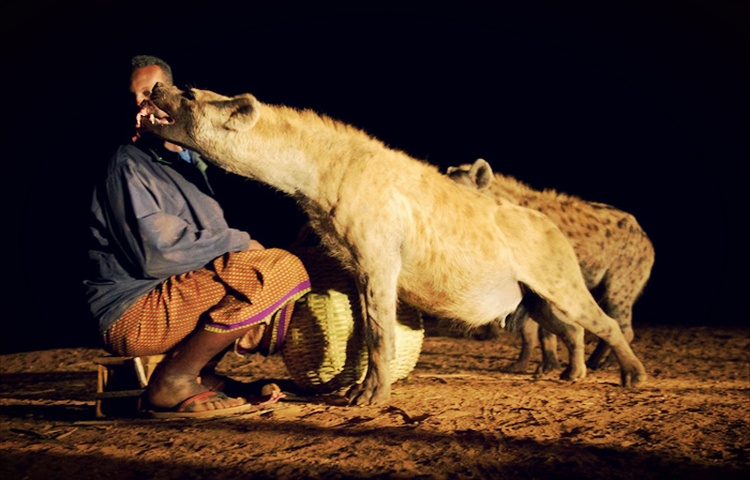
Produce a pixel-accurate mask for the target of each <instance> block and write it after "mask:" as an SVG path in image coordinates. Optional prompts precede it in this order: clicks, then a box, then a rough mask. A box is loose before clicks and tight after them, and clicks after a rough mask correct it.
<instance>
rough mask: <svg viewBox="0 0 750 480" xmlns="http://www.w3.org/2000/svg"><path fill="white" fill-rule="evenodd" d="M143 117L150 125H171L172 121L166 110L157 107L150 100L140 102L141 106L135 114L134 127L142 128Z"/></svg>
mask: <svg viewBox="0 0 750 480" xmlns="http://www.w3.org/2000/svg"><path fill="white" fill-rule="evenodd" d="M144 119H145V120H147V121H149V122H150V123H151V124H152V125H154V124H156V125H171V124H173V123H174V120H173V119H172V117H170V116H169V114H168V113H167V112H165V111H163V110H161V109H159V107H157V106H156V105H155V104H154V102H152V101H150V100H144V101H143V103H141V108H140V109H139V110H138V113H137V114H136V115H135V127H136V128H142V122H143V121H144Z"/></svg>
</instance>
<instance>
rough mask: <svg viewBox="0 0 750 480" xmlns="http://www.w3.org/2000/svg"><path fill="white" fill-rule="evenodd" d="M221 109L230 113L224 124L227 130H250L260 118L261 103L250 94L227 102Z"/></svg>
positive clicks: (238, 96)
mask: <svg viewBox="0 0 750 480" xmlns="http://www.w3.org/2000/svg"><path fill="white" fill-rule="evenodd" d="M220 108H222V109H224V110H228V111H229V116H228V118H227V121H226V122H224V128H226V129H227V130H235V131H237V132H242V131H245V130H250V129H251V128H253V127H254V126H255V123H256V122H257V121H258V118H260V102H259V101H258V100H257V99H256V98H255V97H254V96H252V95H250V94H249V93H246V94H243V95H237V96H236V97H234V98H232V99H231V100H227V101H226V102H224V104H223V105H221V106H220Z"/></svg>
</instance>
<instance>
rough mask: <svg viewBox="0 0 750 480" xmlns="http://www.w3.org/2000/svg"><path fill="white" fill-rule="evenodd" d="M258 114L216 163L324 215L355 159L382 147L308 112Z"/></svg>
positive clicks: (266, 108)
mask: <svg viewBox="0 0 750 480" xmlns="http://www.w3.org/2000/svg"><path fill="white" fill-rule="evenodd" d="M262 112H263V113H262V115H261V117H260V119H259V120H258V123H257V124H255V126H253V128H251V129H249V130H248V131H247V132H245V133H244V134H242V135H240V136H238V137H237V139H236V140H234V141H231V142H225V144H224V145H223V146H217V151H216V158H220V159H221V160H218V161H217V162H216V163H217V164H219V165H220V166H221V167H223V168H225V169H227V170H229V171H232V172H234V173H237V174H239V175H243V176H247V177H250V178H253V179H255V180H258V181H260V182H262V183H266V184H268V185H270V186H272V187H274V188H276V189H278V190H280V191H282V192H284V193H286V194H287V195H290V196H292V197H294V198H296V199H298V200H301V199H305V203H307V204H310V203H311V204H315V205H317V206H318V208H322V209H324V210H328V209H329V208H331V206H332V205H334V204H335V203H336V201H337V196H338V191H339V185H341V183H342V182H343V178H344V176H346V172H347V171H348V170H349V169H351V168H356V162H357V161H358V159H360V158H364V157H367V156H370V155H374V154H377V153H378V152H379V151H380V150H382V149H383V148H384V146H383V144H382V143H381V142H380V141H378V140H376V139H374V138H372V137H370V136H369V135H367V134H366V133H365V132H363V131H361V130H358V129H356V128H355V127H352V126H350V125H347V124H344V123H342V122H338V121H336V120H333V119H331V118H328V117H326V116H323V115H319V114H316V113H314V112H312V111H310V110H296V109H292V108H288V107H283V106H274V105H266V104H263V110H262ZM353 152H356V153H353Z"/></svg>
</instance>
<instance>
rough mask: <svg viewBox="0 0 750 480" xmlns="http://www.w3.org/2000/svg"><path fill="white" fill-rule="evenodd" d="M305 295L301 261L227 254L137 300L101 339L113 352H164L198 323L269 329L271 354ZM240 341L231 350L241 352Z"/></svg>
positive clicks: (270, 254)
mask: <svg viewBox="0 0 750 480" xmlns="http://www.w3.org/2000/svg"><path fill="white" fill-rule="evenodd" d="M308 291H310V278H309V275H308V274H307V270H305V267H304V265H302V262H301V261H300V260H299V258H297V257H296V256H294V255H293V254H291V253H289V252H287V251H286V250H281V249H278V248H271V249H266V250H246V251H242V252H229V253H226V254H224V255H222V256H221V257H218V258H217V259H216V260H214V261H213V262H212V264H210V265H208V266H207V267H206V268H202V269H199V270H195V271H192V272H188V273H184V274H181V275H175V276H172V277H170V278H168V279H167V280H165V281H164V282H163V283H162V284H161V285H160V286H159V287H158V288H155V289H154V290H152V291H151V292H149V293H147V294H145V295H143V296H142V297H141V298H139V299H138V300H137V301H136V302H135V303H134V304H133V305H132V306H131V307H130V308H129V309H128V310H127V311H126V312H125V314H124V315H123V316H122V317H120V318H119V319H118V320H117V321H116V322H115V323H114V324H113V325H112V327H110V329H109V330H108V331H107V332H106V334H105V335H104V343H105V346H106V347H107V348H108V350H110V351H111V352H112V353H115V354H117V355H127V356H142V355H156V354H160V353H166V352H168V351H169V350H171V349H172V348H174V346H175V345H177V344H178V343H179V342H181V341H182V340H184V339H185V338H186V337H187V336H188V335H189V334H190V333H192V332H193V331H194V330H195V329H196V328H198V326H199V325H202V326H203V328H205V329H207V330H209V331H212V332H218V333H222V332H235V331H237V330H239V329H248V328H249V327H251V326H253V325H258V324H260V323H264V324H266V325H267V327H266V328H269V327H270V328H273V334H272V342H271V345H270V347H269V351H268V352H263V353H265V354H270V353H273V352H275V351H278V349H279V348H280V347H281V345H283V341H284V335H285V334H286V330H287V327H288V325H289V319H290V318H291V314H292V311H293V309H294V302H295V301H296V300H297V299H299V298H300V297H301V296H302V295H304V294H305V293H307V292H308ZM241 340H242V339H240V342H238V347H237V348H236V351H237V352H238V353H245V352H244V351H243V350H242V348H241Z"/></svg>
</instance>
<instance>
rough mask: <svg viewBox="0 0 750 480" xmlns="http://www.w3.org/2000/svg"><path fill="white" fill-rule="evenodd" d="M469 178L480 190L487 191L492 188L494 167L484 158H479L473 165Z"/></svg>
mask: <svg viewBox="0 0 750 480" xmlns="http://www.w3.org/2000/svg"><path fill="white" fill-rule="evenodd" d="M469 177H471V180H472V181H473V182H474V185H476V186H477V189H478V190H485V189H487V188H490V184H491V183H492V167H491V166H490V164H489V163H488V162H487V160H485V159H483V158H477V160H476V161H475V162H474V163H473V164H472V165H471V170H469Z"/></svg>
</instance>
